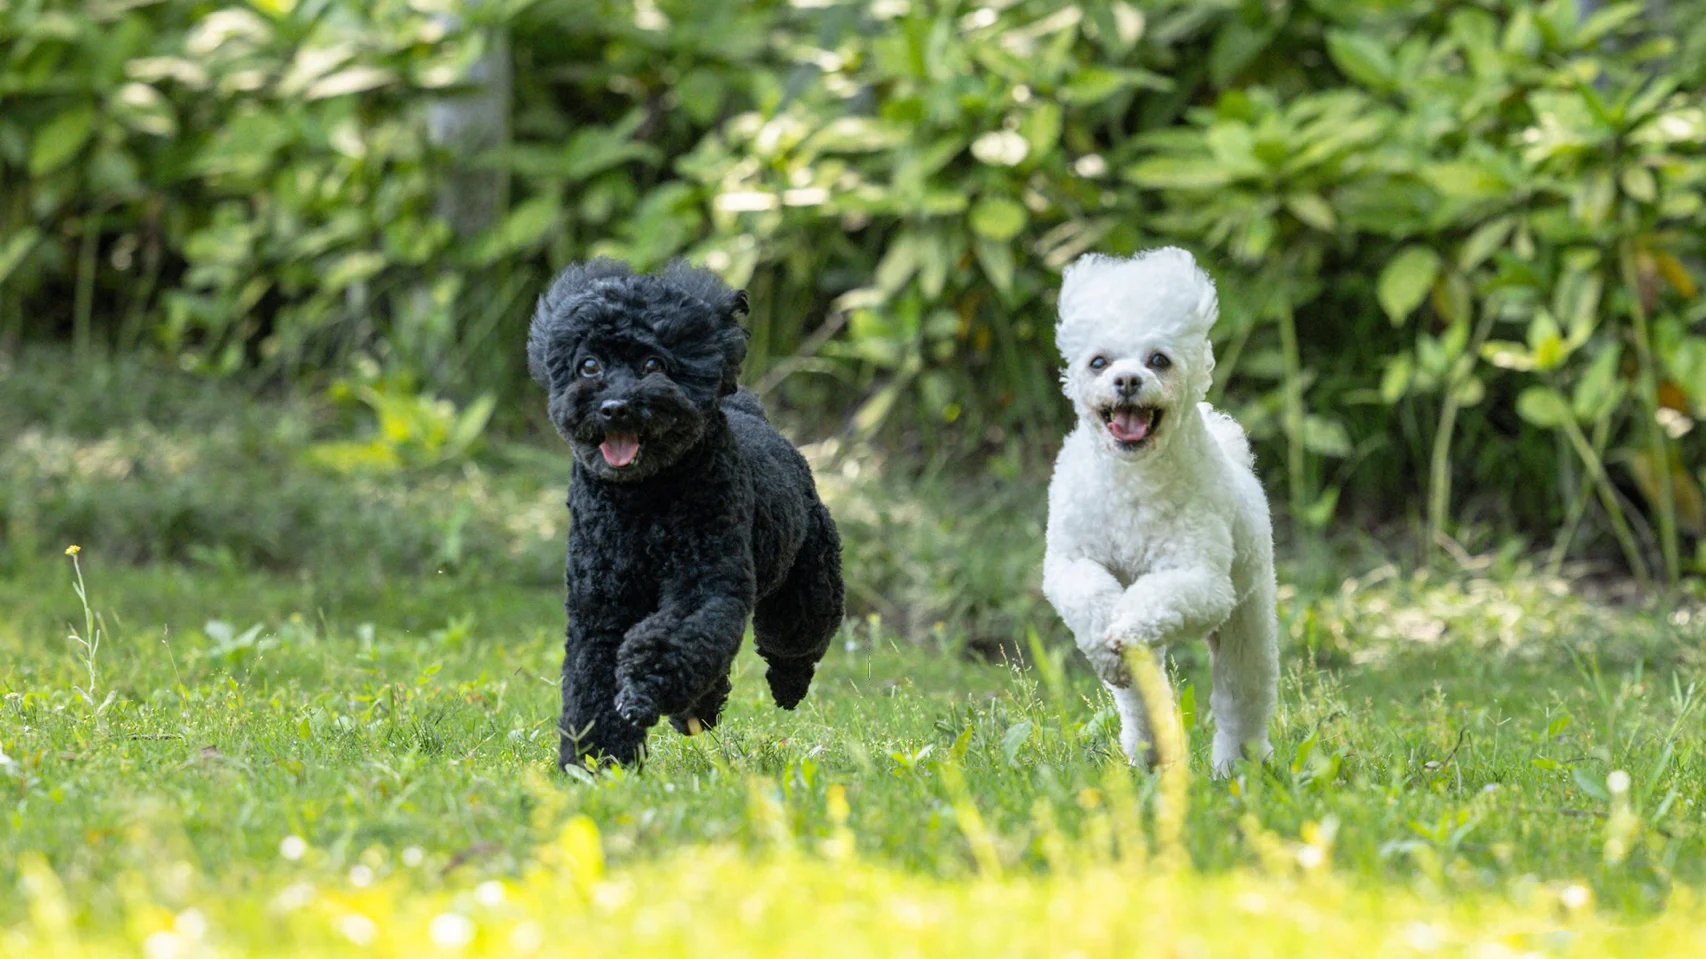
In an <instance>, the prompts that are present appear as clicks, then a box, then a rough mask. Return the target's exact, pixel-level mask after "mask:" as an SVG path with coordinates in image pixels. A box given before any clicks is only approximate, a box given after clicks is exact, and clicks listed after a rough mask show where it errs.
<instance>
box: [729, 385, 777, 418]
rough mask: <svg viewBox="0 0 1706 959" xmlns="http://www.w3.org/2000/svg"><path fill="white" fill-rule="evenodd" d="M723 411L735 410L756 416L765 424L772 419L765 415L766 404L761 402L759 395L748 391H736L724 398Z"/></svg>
mask: <svg viewBox="0 0 1706 959" xmlns="http://www.w3.org/2000/svg"><path fill="white" fill-rule="evenodd" d="M723 409H725V410H734V411H736V412H740V413H746V414H748V415H751V416H756V417H758V418H759V419H761V420H763V421H764V422H766V423H768V422H770V417H768V416H765V415H764V404H763V403H761V402H759V400H758V394H757V393H754V392H753V391H751V390H748V389H739V390H735V391H734V392H733V393H731V394H730V395H728V396H726V397H724V398H723Z"/></svg>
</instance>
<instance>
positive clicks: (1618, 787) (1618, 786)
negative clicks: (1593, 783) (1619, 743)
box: [1605, 769, 1629, 796]
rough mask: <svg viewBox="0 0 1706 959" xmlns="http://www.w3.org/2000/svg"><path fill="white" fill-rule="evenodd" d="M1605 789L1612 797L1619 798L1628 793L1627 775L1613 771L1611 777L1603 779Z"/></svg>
mask: <svg viewBox="0 0 1706 959" xmlns="http://www.w3.org/2000/svg"><path fill="white" fill-rule="evenodd" d="M1605 788H1607V789H1609V790H1611V794H1612V795H1613V796H1621V795H1623V794H1624V793H1626V792H1628V791H1629V774H1628V773H1626V772H1624V771H1623V770H1621V769H1613V770H1612V771H1611V775H1609V776H1607V777H1605Z"/></svg>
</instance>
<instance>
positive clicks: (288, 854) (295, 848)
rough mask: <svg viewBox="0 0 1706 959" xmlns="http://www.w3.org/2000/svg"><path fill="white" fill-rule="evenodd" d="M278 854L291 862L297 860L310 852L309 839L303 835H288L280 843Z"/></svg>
mask: <svg viewBox="0 0 1706 959" xmlns="http://www.w3.org/2000/svg"><path fill="white" fill-rule="evenodd" d="M278 854H279V855H281V856H283V857H284V858H286V859H288V860H290V861H291V862H296V861H297V860H299V859H301V858H302V857H303V856H305V855H307V854H308V841H307V840H306V839H303V838H302V837H301V836H295V835H291V836H286V837H284V839H283V840H282V841H281V842H280V843H279V844H278Z"/></svg>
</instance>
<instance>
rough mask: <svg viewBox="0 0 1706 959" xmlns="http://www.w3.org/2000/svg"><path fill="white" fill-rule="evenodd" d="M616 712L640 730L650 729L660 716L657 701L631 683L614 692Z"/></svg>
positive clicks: (624, 684)
mask: <svg viewBox="0 0 1706 959" xmlns="http://www.w3.org/2000/svg"><path fill="white" fill-rule="evenodd" d="M616 711H617V712H618V713H620V714H621V715H622V718H623V719H625V720H627V721H628V722H630V723H633V724H634V725H636V726H638V727H640V728H641V729H650V728H652V726H653V725H654V724H656V723H657V721H658V716H659V715H661V711H660V710H659V709H658V704H657V701H656V700H654V699H652V697H651V695H650V694H648V693H646V692H644V691H643V690H641V689H640V688H639V687H638V686H636V685H634V684H633V683H623V684H622V688H621V689H618V690H617V691H616Z"/></svg>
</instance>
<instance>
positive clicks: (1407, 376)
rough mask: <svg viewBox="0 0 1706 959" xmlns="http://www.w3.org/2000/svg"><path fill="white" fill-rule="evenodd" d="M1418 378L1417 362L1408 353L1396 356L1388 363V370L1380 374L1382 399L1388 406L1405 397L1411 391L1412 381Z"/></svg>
mask: <svg viewBox="0 0 1706 959" xmlns="http://www.w3.org/2000/svg"><path fill="white" fill-rule="evenodd" d="M1415 378H1416V363H1415V361H1414V360H1412V359H1411V358H1410V354H1408V353H1400V354H1398V355H1397V356H1394V357H1393V358H1392V359H1391V361H1390V362H1388V363H1387V364H1386V371H1385V372H1384V373H1382V374H1381V375H1380V400H1381V402H1383V403H1385V404H1386V405H1387V406H1391V405H1392V404H1394V403H1396V402H1398V401H1399V400H1400V399H1403V398H1404V394H1405V393H1408V392H1409V391H1410V383H1411V381H1413V380H1414V379H1415Z"/></svg>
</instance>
